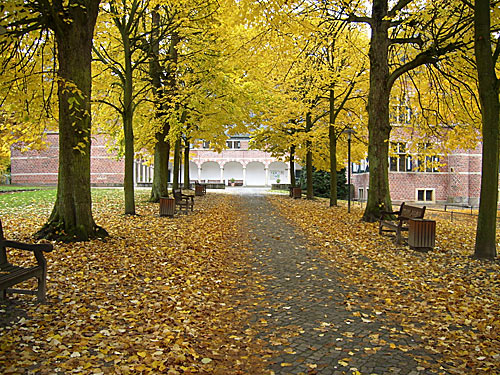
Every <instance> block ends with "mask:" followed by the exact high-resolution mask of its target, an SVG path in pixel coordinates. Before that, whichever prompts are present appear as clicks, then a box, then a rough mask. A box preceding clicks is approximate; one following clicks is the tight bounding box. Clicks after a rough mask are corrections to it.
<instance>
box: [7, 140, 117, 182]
mask: <svg viewBox="0 0 500 375" xmlns="http://www.w3.org/2000/svg"><path fill="white" fill-rule="evenodd" d="M46 137H47V138H46V143H47V147H46V148H45V149H44V150H41V151H34V150H31V151H25V152H21V151H20V150H19V149H18V148H16V147H12V148H11V168H10V169H11V183H12V184H16V185H57V171H58V165H59V134H58V133H57V132H49V133H47V134H46ZM123 175H124V164H123V161H122V160H119V159H117V158H116V156H113V155H111V154H109V153H108V151H107V149H106V145H105V141H104V138H102V137H94V138H93V139H92V148H91V165H90V181H91V184H92V185H94V186H118V185H123Z"/></svg>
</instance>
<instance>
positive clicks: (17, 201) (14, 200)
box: [0, 187, 144, 215]
mask: <svg viewBox="0 0 500 375" xmlns="http://www.w3.org/2000/svg"><path fill="white" fill-rule="evenodd" d="M0 190H2V189H1V188H0ZM11 190H12V191H11V192H8V193H4V194H0V215H2V214H3V215H5V214H15V213H19V214H30V213H33V214H47V215H49V214H50V211H51V210H52V208H53V206H54V202H55V199H56V191H57V190H56V188H55V187H53V188H43V189H41V190H30V191H16V190H18V189H11ZM137 195H139V197H138V198H139V199H143V198H144V197H142V195H143V194H141V193H139V194H137ZM92 204H93V205H94V206H100V205H105V206H115V207H116V206H121V205H122V204H123V189H92Z"/></svg>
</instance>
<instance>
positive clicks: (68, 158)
mask: <svg viewBox="0 0 500 375" xmlns="http://www.w3.org/2000/svg"><path fill="white" fill-rule="evenodd" d="M98 8H99V1H94V2H89V4H88V6H87V9H81V8H79V7H78V9H75V8H73V9H71V12H70V17H71V19H72V22H71V23H68V22H62V21H61V22H59V23H58V27H55V37H56V43H57V59H58V65H59V71H58V77H59V81H58V84H59V87H58V99H59V174H58V184H57V198H56V202H55V205H54V208H53V210H52V213H51V215H50V217H49V220H48V222H47V223H46V224H45V225H44V227H43V228H42V229H40V231H38V232H37V233H36V237H37V238H47V239H54V240H63V241H87V240H89V239H91V238H95V237H104V236H106V235H107V232H106V231H105V230H104V229H102V228H100V227H98V226H97V225H96V224H95V222H94V219H93V217H92V198H91V191H90V145H91V108H90V97H91V89H92V74H91V51H92V37H93V31H94V26H95V21H96V18H97V12H98Z"/></svg>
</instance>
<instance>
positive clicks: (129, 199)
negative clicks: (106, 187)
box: [122, 33, 135, 215]
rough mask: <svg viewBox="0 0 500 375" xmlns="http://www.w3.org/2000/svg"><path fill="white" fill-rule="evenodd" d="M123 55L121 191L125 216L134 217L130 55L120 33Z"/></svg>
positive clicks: (123, 35)
mask: <svg viewBox="0 0 500 375" xmlns="http://www.w3.org/2000/svg"><path fill="white" fill-rule="evenodd" d="M122 38H123V54H124V56H123V57H124V60H125V61H124V62H125V71H124V76H125V82H124V88H123V113H122V118H123V135H124V139H125V176H124V181H123V190H124V194H125V215H135V198H134V156H135V154H134V127H133V121H134V103H133V85H132V81H133V76H132V55H131V50H130V40H129V38H128V35H127V34H126V33H122Z"/></svg>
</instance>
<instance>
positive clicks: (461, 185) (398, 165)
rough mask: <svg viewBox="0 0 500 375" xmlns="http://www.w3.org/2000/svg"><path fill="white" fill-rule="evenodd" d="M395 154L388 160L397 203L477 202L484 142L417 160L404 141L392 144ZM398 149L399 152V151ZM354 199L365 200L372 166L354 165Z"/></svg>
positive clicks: (393, 194)
mask: <svg viewBox="0 0 500 375" xmlns="http://www.w3.org/2000/svg"><path fill="white" fill-rule="evenodd" d="M393 146H394V148H395V150H396V153H395V155H394V156H391V158H390V162H389V188H390V192H391V200H392V201H394V202H402V201H407V202H419V203H458V204H466V205H473V206H476V205H478V202H479V195H480V188H481V145H480V144H479V145H478V146H477V147H476V148H475V149H473V150H460V149H457V150H454V151H453V152H451V153H449V154H448V155H435V156H427V157H425V158H424V160H417V158H416V157H415V156H414V155H411V154H408V153H406V152H404V143H401V142H398V143H397V144H393ZM398 152H399V153H398ZM352 170H353V173H352V176H351V182H352V184H353V186H354V198H355V199H358V200H366V199H367V197H368V189H369V165H368V163H367V161H366V160H363V161H361V162H360V163H355V164H354V165H353V169H352Z"/></svg>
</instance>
